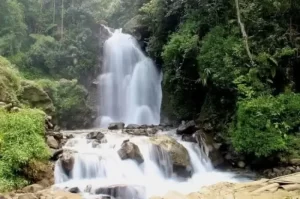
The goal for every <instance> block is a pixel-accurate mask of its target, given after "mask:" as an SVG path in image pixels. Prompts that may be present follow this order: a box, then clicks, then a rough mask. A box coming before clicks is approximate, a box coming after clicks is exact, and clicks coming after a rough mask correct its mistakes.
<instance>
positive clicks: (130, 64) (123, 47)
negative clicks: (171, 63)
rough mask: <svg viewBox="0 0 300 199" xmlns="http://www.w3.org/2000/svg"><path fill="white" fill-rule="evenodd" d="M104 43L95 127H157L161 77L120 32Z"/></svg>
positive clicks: (131, 42) (139, 50)
mask: <svg viewBox="0 0 300 199" xmlns="http://www.w3.org/2000/svg"><path fill="white" fill-rule="evenodd" d="M111 34H112V35H111V37H110V38H109V39H108V40H107V41H106V42H105V44H104V66H103V69H102V74H101V75H100V76H99V77H98V81H99V87H98V89H99V91H100V92H99V93H100V96H99V97H100V102H101V103H100V110H99V118H98V126H100V127H107V126H108V124H109V123H112V122H120V121H122V122H124V123H125V124H159V122H160V106H161V100H162V91H161V80H162V74H161V72H160V71H159V70H158V69H157V68H156V66H155V65H154V63H153V61H152V60H151V59H150V58H148V57H146V56H145V55H144V54H143V52H142V51H141V49H140V48H139V45H138V43H137V41H136V40H135V39H134V37H132V36H131V35H128V34H123V33H122V32H121V30H116V31H115V32H113V33H111Z"/></svg>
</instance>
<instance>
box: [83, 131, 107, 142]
mask: <svg viewBox="0 0 300 199" xmlns="http://www.w3.org/2000/svg"><path fill="white" fill-rule="evenodd" d="M103 138H104V134H103V133H101V132H91V133H88V134H87V136H86V139H95V140H99V141H101V140H102V139H103Z"/></svg>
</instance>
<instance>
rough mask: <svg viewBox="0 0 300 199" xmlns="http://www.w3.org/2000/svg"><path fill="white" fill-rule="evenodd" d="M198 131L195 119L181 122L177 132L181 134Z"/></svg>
mask: <svg viewBox="0 0 300 199" xmlns="http://www.w3.org/2000/svg"><path fill="white" fill-rule="evenodd" d="M196 131H197V127H196V123H195V121H189V122H187V123H183V124H181V125H180V126H179V127H178V128H177V130H176V133H177V134H179V135H182V134H193V133H195V132H196Z"/></svg>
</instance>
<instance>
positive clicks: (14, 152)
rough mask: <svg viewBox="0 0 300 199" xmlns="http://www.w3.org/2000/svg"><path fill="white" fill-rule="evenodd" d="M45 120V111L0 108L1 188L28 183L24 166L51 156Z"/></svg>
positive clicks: (18, 186)
mask: <svg viewBox="0 0 300 199" xmlns="http://www.w3.org/2000/svg"><path fill="white" fill-rule="evenodd" d="M44 122H45V114H44V113H42V112H41V111H39V110H33V109H22V110H20V112H16V113H8V112H7V111H5V110H3V109H0V137H1V142H0V154H1V155H0V191H5V190H10V189H16V188H20V187H22V186H24V185H26V184H27V183H28V181H27V179H26V178H25V177H24V175H23V173H22V169H23V168H24V167H25V166H27V164H28V163H29V162H30V161H31V160H37V161H44V160H47V159H48V157H49V152H48V149H47V145H46V143H45V141H44V131H45V129H44Z"/></svg>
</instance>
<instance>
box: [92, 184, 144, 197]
mask: <svg viewBox="0 0 300 199" xmlns="http://www.w3.org/2000/svg"><path fill="white" fill-rule="evenodd" d="M95 194H97V195H100V194H104V195H108V196H112V197H114V198H122V199H133V198H138V199H140V198H146V189H145V187H143V186H138V185H136V186H135V185H112V186H107V187H100V188H98V189H96V190H95Z"/></svg>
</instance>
